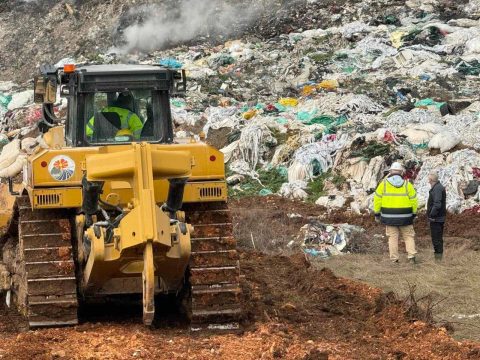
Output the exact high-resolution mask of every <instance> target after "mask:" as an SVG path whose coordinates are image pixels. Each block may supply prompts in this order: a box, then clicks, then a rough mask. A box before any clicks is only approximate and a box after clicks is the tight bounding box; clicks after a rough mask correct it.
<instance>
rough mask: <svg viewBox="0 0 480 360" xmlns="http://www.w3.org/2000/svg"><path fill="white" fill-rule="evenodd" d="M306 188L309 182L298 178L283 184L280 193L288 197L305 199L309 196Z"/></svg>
mask: <svg viewBox="0 0 480 360" xmlns="http://www.w3.org/2000/svg"><path fill="white" fill-rule="evenodd" d="M306 188H307V183H306V182H305V181H301V180H297V181H293V182H288V183H284V184H282V187H281V188H280V190H279V191H278V194H279V195H281V196H283V197H284V198H287V199H293V200H305V199H306V198H307V197H308V194H307V192H306V191H305V189H306Z"/></svg>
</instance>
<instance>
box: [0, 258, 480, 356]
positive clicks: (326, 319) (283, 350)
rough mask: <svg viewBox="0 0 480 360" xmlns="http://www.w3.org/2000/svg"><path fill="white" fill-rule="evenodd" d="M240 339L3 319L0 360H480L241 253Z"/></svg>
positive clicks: (311, 273)
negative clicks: (23, 327)
mask: <svg viewBox="0 0 480 360" xmlns="http://www.w3.org/2000/svg"><path fill="white" fill-rule="evenodd" d="M241 257H242V259H241V263H242V268H243V271H242V272H243V275H244V280H243V288H244V299H243V304H244V308H245V321H244V329H245V332H244V333H243V334H241V335H235V334H226V335H212V334H195V333H191V332H189V331H188V330H187V329H185V325H181V324H176V325H175V324H174V327H173V328H169V327H167V326H166V324H165V322H162V320H161V319H160V320H159V322H158V327H157V328H153V329H148V328H145V327H144V326H143V325H142V324H141V315H140V313H138V315H137V316H132V315H129V316H128V317H127V315H125V314H124V313H122V312H119V313H118V314H115V315H116V317H117V320H115V321H110V322H106V323H95V320H94V319H90V322H89V323H85V324H83V325H80V326H76V327H71V328H64V329H43V330H37V331H29V332H26V333H18V334H17V333H15V332H12V331H11V329H10V330H8V328H9V326H10V325H8V323H9V321H11V320H10V319H9V318H8V317H7V316H5V312H1V310H0V336H1V338H2V341H1V342H0V358H2V359H30V358H35V359H131V358H138V359H212V358H215V359H240V360H242V359H260V358H262V359H275V358H285V359H352V358H356V359H367V358H368V359H477V358H478V356H479V355H480V345H478V344H473V343H459V342H456V341H454V340H452V339H451V338H450V337H449V336H448V334H447V333H446V330H445V329H443V328H441V329H437V328H434V327H431V326H428V325H426V324H425V323H422V322H420V321H414V319H408V318H407V316H406V315H405V310H404V308H402V306H401V304H399V303H397V302H396V301H395V300H394V299H391V298H390V297H389V296H386V295H383V294H382V293H381V292H380V290H378V289H375V288H372V287H370V286H368V285H365V284H361V283H356V282H353V281H350V280H347V279H342V278H337V277H336V276H335V275H334V274H333V273H332V272H331V271H330V270H328V269H323V270H321V271H318V270H314V268H313V266H310V263H309V262H308V261H306V260H305V258H304V257H303V256H298V255H297V256H293V257H285V256H283V257H282V256H273V257H272V256H266V255H262V254H259V253H243V254H242V255H241Z"/></svg>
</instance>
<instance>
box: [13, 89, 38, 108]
mask: <svg viewBox="0 0 480 360" xmlns="http://www.w3.org/2000/svg"><path fill="white" fill-rule="evenodd" d="M32 102H33V90H26V91H22V92H20V93H16V94H13V95H12V100H11V101H10V103H9V104H8V110H15V109H18V108H21V107H24V106H27V105H29V104H31V103H32Z"/></svg>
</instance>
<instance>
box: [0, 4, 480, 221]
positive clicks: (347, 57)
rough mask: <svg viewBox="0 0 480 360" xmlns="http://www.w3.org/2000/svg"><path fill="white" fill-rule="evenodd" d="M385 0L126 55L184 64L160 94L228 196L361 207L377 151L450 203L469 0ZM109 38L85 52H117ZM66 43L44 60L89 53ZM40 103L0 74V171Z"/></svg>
mask: <svg viewBox="0 0 480 360" xmlns="http://www.w3.org/2000/svg"><path fill="white" fill-rule="evenodd" d="M300 3H301V4H300ZM318 3H319V2H318V1H308V2H301V1H300V2H299V4H300V5H298V6H300V7H302V6H303V7H305V6H307V7H308V6H310V7H311V6H316V5H315V4H317V5H318ZM389 3H390V2H386V1H384V2H373V1H363V2H362V3H361V4H360V3H350V2H345V3H342V4H341V5H338V8H336V10H335V9H334V10H335V11H334V14H333V15H332V16H330V21H329V22H325V23H316V22H315V21H314V20H315V19H314V18H311V19H308V18H304V19H303V20H304V23H305V24H308V26H307V25H306V27H307V28H309V30H303V29H297V28H296V27H295V26H293V27H292V28H291V29H290V31H288V32H287V31H286V32H285V33H282V34H275V36H273V34H270V35H271V37H270V38H268V39H263V38H262V36H259V37H255V36H253V35H252V34H251V33H249V32H248V31H249V29H250V28H248V27H247V28H245V29H243V32H241V34H242V35H241V36H240V37H239V38H238V39H236V40H229V41H227V42H223V43H221V44H216V45H212V44H211V43H209V42H204V43H201V44H193V45H188V42H187V44H186V45H182V46H180V47H175V48H170V49H167V50H161V51H150V52H149V53H148V55H138V53H137V54H136V55H135V56H133V57H130V60H129V61H133V62H139V63H147V64H159V65H162V66H166V67H173V68H183V69H185V70H186V72H187V76H188V79H189V81H188V91H187V94H188V95H187V97H186V98H177V99H173V100H172V116H173V119H174V122H175V124H176V132H177V137H178V138H181V137H190V136H199V135H200V133H201V132H203V134H204V135H205V136H206V141H207V142H210V143H212V144H214V145H215V146H217V147H219V148H221V150H222V152H223V153H224V154H225V161H226V166H227V169H228V172H229V179H228V182H229V184H230V185H231V191H232V194H234V195H236V196H242V195H269V194H271V193H277V194H279V195H280V196H284V197H287V198H292V199H302V200H306V201H314V202H316V203H317V204H319V205H322V206H325V207H328V208H344V207H346V208H348V209H350V210H352V211H355V212H357V213H360V212H364V211H369V210H370V209H371V203H372V193H373V191H374V189H375V187H376V184H377V183H378V182H379V180H380V179H381V178H382V177H383V176H384V174H385V171H386V170H387V169H388V167H389V165H390V164H391V163H392V162H393V161H401V162H402V163H403V164H404V165H405V167H406V169H407V171H406V176H407V177H408V178H409V179H410V180H411V181H413V182H414V184H415V185H416V187H417V190H418V193H419V198H420V206H421V207H423V206H424V205H425V199H426V197H427V195H428V189H429V186H428V184H427V176H428V174H429V172H430V171H431V170H438V171H439V172H440V180H441V181H442V183H444V184H445V185H446V186H447V193H448V200H447V206H448V209H449V211H451V212H454V213H459V212H463V211H467V210H468V209H472V208H475V207H476V206H478V205H479V198H480V192H479V190H478V181H479V177H478V169H480V153H479V152H480V101H479V100H478V99H479V98H480V97H479V95H480V88H479V86H478V80H479V76H480V66H479V62H478V59H479V58H480V22H479V20H478V17H479V16H480V4H479V3H478V1H473V0H472V1H470V2H468V3H466V2H465V1H464V3H465V4H464V6H463V7H462V8H461V9H460V8H459V7H456V6H454V4H453V3H450V2H445V1H437V0H432V1H429V2H428V3H425V2H420V1H407V2H406V3H405V4H403V2H402V3H401V4H400V3H398V4H397V3H394V4H393V5H392V6H390V5H388V6H387V4H389ZM379 4H380V5H382V4H383V7H382V6H380V5H379ZM378 6H380V7H381V11H373V10H374V9H377V7H378ZM55 9H56V8H55ZM340 10H341V11H340ZM377 10H378V9H377ZM279 11H280V10H279ZM343 13H345V14H346V15H345V16H344V15H343ZM353 13H356V14H358V16H357V17H356V20H355V21H350V20H352V19H351V14H353ZM302 14H303V13H302ZM322 14H323V13H322ZM213 15H214V14H212V16H213ZM219 16H220V15H219ZM302 16H306V15H302ZM322 16H323V15H322ZM309 20H310V21H309ZM292 21H293V20H292ZM325 24H329V26H324V25H325ZM320 25H322V26H320ZM125 26H126V30H128V29H130V31H133V30H132V28H131V27H128V26H127V25H125ZM131 26H133V25H131ZM135 26H137V27H139V25H138V24H137V25H135ZM295 29H296V30H295ZM138 30H139V31H145V29H143V28H141V27H139V28H138ZM257 30H258V29H257ZM262 34H263V36H264V37H266V36H267V35H268V34H265V33H262ZM112 51H113V50H112V49H110V52H105V53H101V54H99V57H98V59H97V62H98V61H99V62H102V63H105V62H106V63H117V62H122V61H124V60H125V56H126V55H125V54H122V53H121V51H120V50H118V51H117V53H115V52H112ZM64 55H68V54H64ZM71 57H72V58H65V59H61V60H60V59H57V60H60V61H59V62H58V63H57V66H62V65H63V64H65V63H67V62H72V61H73V62H76V63H77V64H80V63H92V60H89V59H87V58H85V57H83V56H81V57H78V58H76V57H75V54H74V53H72V54H71ZM93 62H95V61H93ZM57 105H58V106H57V107H56V111H59V112H62V111H64V108H63V107H62V103H59V104H57ZM41 117H42V114H41V111H40V109H39V108H38V107H37V106H35V105H32V91H31V89H30V88H29V87H28V86H26V85H25V83H24V84H23V85H22V84H16V83H14V82H12V81H5V82H1V83H0V118H1V121H0V124H1V130H2V138H1V139H0V145H1V146H3V145H6V144H7V143H8V142H9V141H11V142H12V143H11V144H9V145H8V146H6V147H5V148H4V151H3V152H2V154H1V155H0V164H2V167H1V168H2V173H1V174H0V175H1V176H3V177H5V176H7V175H8V176H12V175H15V174H18V173H19V171H20V170H21V168H22V166H21V163H22V160H21V159H22V157H23V156H24V155H23V154H25V153H28V151H31V149H32V148H34V147H35V146H42V145H41V143H40V139H39V138H37V135H38V134H37V133H35V129H34V128H35V124H38V122H39V121H40V120H41ZM262 174H263V176H262ZM272 177H273V179H274V183H273V184H272V183H271V180H272ZM339 177H340V178H341V179H343V181H340V182H339V181H336V182H335V181H334V182H333V183H332V180H335V179H338V178H339ZM279 179H281V183H278V181H279ZM319 182H322V184H319ZM335 183H336V184H335Z"/></svg>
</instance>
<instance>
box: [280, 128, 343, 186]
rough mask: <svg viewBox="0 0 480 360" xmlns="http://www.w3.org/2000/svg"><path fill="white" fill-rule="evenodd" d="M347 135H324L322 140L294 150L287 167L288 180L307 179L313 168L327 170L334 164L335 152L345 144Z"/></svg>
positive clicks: (312, 172) (309, 177)
mask: <svg viewBox="0 0 480 360" xmlns="http://www.w3.org/2000/svg"><path fill="white" fill-rule="evenodd" d="M347 142H348V135H347V134H343V135H340V136H339V137H330V136H324V138H323V139H322V141H320V142H315V143H312V144H307V145H304V146H302V147H301V148H300V149H298V150H297V151H296V152H295V155H294V156H293V161H292V163H291V165H290V167H289V168H288V181H289V182H292V181H296V180H302V181H309V180H311V179H313V177H314V168H315V166H319V171H320V172H322V173H323V172H327V171H328V170H330V169H331V168H332V166H333V164H334V161H335V156H336V154H337V152H338V151H339V150H340V149H342V148H343V147H345V146H346V144H347Z"/></svg>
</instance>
